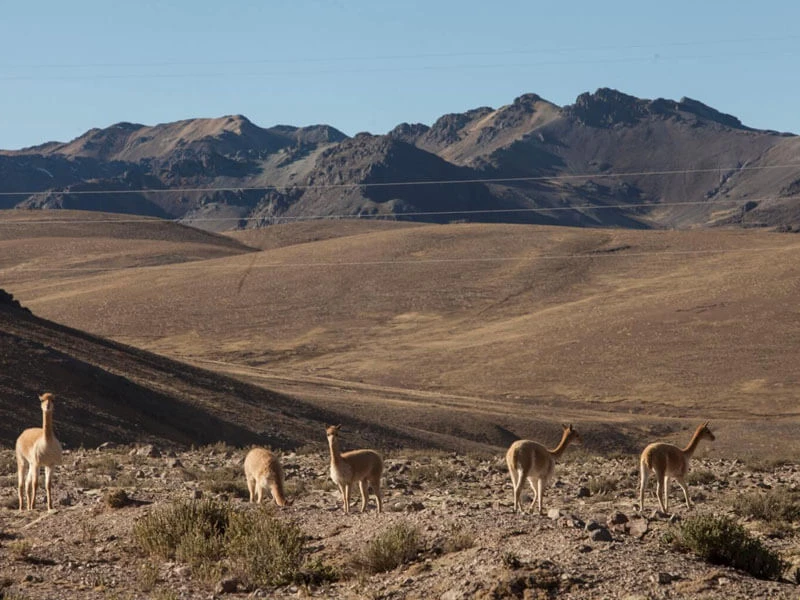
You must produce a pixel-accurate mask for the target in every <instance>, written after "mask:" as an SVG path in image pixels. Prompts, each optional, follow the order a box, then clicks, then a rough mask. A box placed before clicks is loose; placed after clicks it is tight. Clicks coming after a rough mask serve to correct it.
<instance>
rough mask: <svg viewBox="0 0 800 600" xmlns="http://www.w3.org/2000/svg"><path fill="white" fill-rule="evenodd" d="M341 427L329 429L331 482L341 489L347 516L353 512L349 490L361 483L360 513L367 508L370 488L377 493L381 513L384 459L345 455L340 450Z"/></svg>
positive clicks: (354, 453)
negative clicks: (355, 484)
mask: <svg viewBox="0 0 800 600" xmlns="http://www.w3.org/2000/svg"><path fill="white" fill-rule="evenodd" d="M341 427H342V426H341V425H326V426H325V434H326V436H327V437H328V447H329V448H330V453H331V479H333V482H334V483H335V484H336V485H337V486H338V487H339V491H340V492H341V493H342V500H343V502H344V512H345V513H349V512H350V487H351V486H352V485H353V484H354V483H356V482H358V487H359V489H360V490H361V512H364V511H365V510H366V508H367V498H368V494H369V487H372V490H373V492H375V498H376V500H377V503H378V512H381V511H382V510H383V496H382V495H381V476H382V475H383V459H382V458H381V455H380V454H378V453H377V452H375V450H350V451H349V452H344V453H342V451H341V448H340V447H339V430H340V429H341Z"/></svg>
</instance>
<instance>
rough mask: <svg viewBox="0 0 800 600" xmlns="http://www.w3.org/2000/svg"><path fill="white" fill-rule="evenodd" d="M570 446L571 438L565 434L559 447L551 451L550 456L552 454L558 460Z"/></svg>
mask: <svg viewBox="0 0 800 600" xmlns="http://www.w3.org/2000/svg"><path fill="white" fill-rule="evenodd" d="M568 444H569V437H568V436H567V434H566V433H565V434H564V435H563V436H562V437H561V441H560V442H559V443H558V446H556V447H555V448H553V449H552V450H550V454H552V455H553V456H555V457H556V458H558V457H559V456H561V455H562V454H563V453H564V450H566V449H567V445H568Z"/></svg>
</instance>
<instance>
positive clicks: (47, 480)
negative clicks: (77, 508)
mask: <svg viewBox="0 0 800 600" xmlns="http://www.w3.org/2000/svg"><path fill="white" fill-rule="evenodd" d="M52 474H53V467H49V466H48V467H45V468H44V489H45V491H46V492H47V510H53V496H52V494H51V492H52V491H53V489H52V486H51V483H52V481H53V480H52V479H51V476H52Z"/></svg>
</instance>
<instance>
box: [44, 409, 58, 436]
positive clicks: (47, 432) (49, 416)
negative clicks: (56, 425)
mask: <svg viewBox="0 0 800 600" xmlns="http://www.w3.org/2000/svg"><path fill="white" fill-rule="evenodd" d="M42 429H43V430H44V437H45V438H47V439H49V440H51V439H53V438H55V437H56V435H55V431H54V430H53V413H52V412H43V413H42Z"/></svg>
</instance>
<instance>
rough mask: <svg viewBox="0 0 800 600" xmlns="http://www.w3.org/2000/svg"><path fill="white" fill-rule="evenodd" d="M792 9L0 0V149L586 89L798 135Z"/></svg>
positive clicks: (408, 113)
mask: <svg viewBox="0 0 800 600" xmlns="http://www.w3.org/2000/svg"><path fill="white" fill-rule="evenodd" d="M798 23H800V2H796V1H769V0H767V1H762V2H758V3H747V4H745V3H733V2H730V1H725V2H723V1H718V0H694V1H692V2H687V1H684V0H672V1H670V2H658V3H656V2H642V1H641V0H638V1H625V2H598V1H597V0H594V1H591V2H585V1H583V0H572V1H570V2H547V3H543V2H537V1H534V0H527V1H524V2H517V1H510V2H488V1H486V0H484V1H482V2H472V1H462V2H437V1H435V0H429V1H427V2H417V1H406V2H382V1H380V0H372V1H370V2H363V1H361V0H358V1H349V2H344V1H337V0H328V1H325V0H319V1H305V0H294V1H292V2H286V1H284V2H259V1H255V0H254V1H251V2H239V1H226V2H207V1H205V0H194V1H193V2H176V1H173V2H151V1H142V2H136V3H134V2H108V0H104V1H102V2H100V1H97V2H82V1H79V0H77V1H75V2H21V1H16V2H9V1H7V0H0V48H2V55H1V56H0V148H3V149H15V148H20V147H23V146H29V145H33V144H38V143H42V142H45V141H49V140H59V141H67V140H69V139H72V138H74V137H76V136H78V135H80V134H81V133H83V132H84V131H86V130H87V129H89V128H91V127H106V126H108V125H111V124H113V123H116V122H119V121H133V122H138V123H145V124H148V125H152V124H156V123H163V122H167V121H174V120H178V119H187V118H193V117H217V116H222V115H227V114H236V113H239V114H244V115H246V116H247V117H249V118H250V119H251V120H252V121H253V122H255V123H256V124H258V125H260V126H263V127H268V126H271V125H276V124H289V125H298V126H300V125H310V124H314V123H326V124H329V125H332V126H334V127H337V128H338V129H341V130H342V131H344V132H345V133H347V134H349V135H352V134H355V133H357V132H359V131H371V132H373V133H384V132H386V131H388V130H389V129H391V128H392V127H394V126H395V125H396V124H398V123H401V122H403V121H406V122H422V123H427V124H431V123H432V122H433V121H434V120H435V119H436V118H437V117H439V116H441V115H442V114H444V113H448V112H460V111H463V110H466V109H469V108H474V107H477V106H493V107H497V106H501V105H503V104H508V103H509V102H511V101H512V100H513V99H514V98H515V97H516V96H518V95H520V94H523V93H526V92H535V93H538V94H539V95H541V96H543V97H544V98H547V99H548V100H551V101H553V102H555V103H557V104H562V105H563V104H569V103H571V102H573V101H574V99H575V97H576V96H577V95H578V94H580V93H582V92H584V91H594V90H595V89H597V88H599V87H613V88H617V89H619V90H621V91H624V92H626V93H629V94H633V95H636V96H640V97H646V98H655V97H667V98H675V99H677V98H680V97H682V96H689V97H692V98H695V99H698V100H700V101H702V102H705V103H706V104H709V105H711V106H713V107H715V108H717V109H718V110H721V111H723V112H728V113H731V114H733V115H735V116H737V117H739V118H740V119H741V120H742V121H743V122H744V123H745V124H746V125H749V126H752V127H758V128H765V129H777V130H781V131H793V132H800V111H798V109H797V106H798V102H797V97H798V94H800V69H798V64H800V30H798V28H797V25H798Z"/></svg>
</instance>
